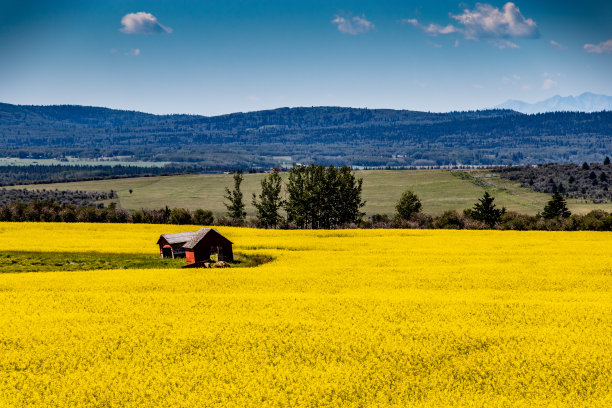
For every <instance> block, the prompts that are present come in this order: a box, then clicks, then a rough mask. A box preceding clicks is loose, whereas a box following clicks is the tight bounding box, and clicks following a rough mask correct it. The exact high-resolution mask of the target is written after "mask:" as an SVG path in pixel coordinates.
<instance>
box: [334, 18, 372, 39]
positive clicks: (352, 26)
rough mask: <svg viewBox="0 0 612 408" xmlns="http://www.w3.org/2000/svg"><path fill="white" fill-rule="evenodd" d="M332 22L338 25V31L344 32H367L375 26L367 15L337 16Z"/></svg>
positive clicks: (353, 33)
mask: <svg viewBox="0 0 612 408" xmlns="http://www.w3.org/2000/svg"><path fill="white" fill-rule="evenodd" d="M332 24H336V25H337V26H338V31H340V32H341V33H342V34H350V35H357V34H365V33H367V32H368V31H372V30H373V29H374V28H375V27H374V24H373V23H372V22H371V21H368V20H367V19H366V18H365V16H363V15H362V16H361V17H359V16H354V17H346V18H345V17H342V16H336V18H334V19H333V20H332Z"/></svg>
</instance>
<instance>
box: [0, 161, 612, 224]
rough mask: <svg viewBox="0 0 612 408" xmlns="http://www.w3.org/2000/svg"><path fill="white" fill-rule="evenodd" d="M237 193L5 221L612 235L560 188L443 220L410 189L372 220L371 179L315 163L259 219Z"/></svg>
mask: <svg viewBox="0 0 612 408" xmlns="http://www.w3.org/2000/svg"><path fill="white" fill-rule="evenodd" d="M233 180H234V185H233V188H232V189H229V188H226V191H225V200H226V201H225V205H226V208H227V214H226V216H223V217H218V218H215V217H214V216H213V213H212V212H211V211H209V210H204V209H198V210H195V211H191V210H188V209H184V208H173V209H170V208H168V207H166V208H163V209H142V210H138V211H128V210H125V209H121V208H119V207H118V206H117V204H116V203H111V204H110V205H109V206H108V207H106V208H104V207H99V206H80V205H75V204H70V203H68V204H66V203H58V202H55V201H53V200H39V199H35V200H34V201H32V202H30V203H24V202H12V203H9V204H4V205H2V206H0V221H43V222H109V223H152V224H180V225H189V224H195V225H239V226H247V227H256V228H286V229H294V228H312V229H317V228H325V229H330V228H432V229H440V228H444V229H502V230H567V231H576V230H598V231H612V214H610V213H608V212H606V211H602V210H594V211H591V212H590V213H588V214H586V215H576V214H572V213H571V212H570V211H569V209H568V208H567V202H566V200H565V197H564V196H563V195H562V194H561V193H560V192H559V191H556V192H554V193H553V194H552V196H551V198H550V200H549V201H548V202H547V203H546V205H545V206H544V207H543V208H542V211H541V212H539V213H538V214H536V215H534V216H530V215H526V214H519V213H516V212H511V211H507V210H506V209H505V208H503V207H501V208H500V207H498V206H497V205H496V204H495V198H494V197H493V196H491V195H490V194H489V192H485V193H484V195H483V196H482V197H481V198H480V199H478V201H476V202H475V203H474V205H473V207H471V208H468V209H465V210H464V211H462V212H458V211H446V212H444V213H443V214H441V215H438V216H435V217H433V216H430V215H427V214H424V213H423V212H422V204H421V200H420V198H419V197H418V196H417V195H416V194H415V193H414V192H412V191H410V190H408V191H405V192H404V193H403V194H402V195H401V198H400V199H399V201H398V202H397V204H396V207H395V209H396V212H395V214H394V215H393V216H391V217H390V216H388V215H385V214H375V215H372V216H371V217H369V218H364V213H363V212H362V211H361V209H362V208H363V206H364V205H365V202H364V201H363V200H362V199H361V190H362V183H363V180H362V179H360V178H356V177H355V174H354V173H353V172H352V171H351V170H350V169H349V168H348V167H340V168H336V167H334V166H323V165H310V166H299V167H294V168H293V169H291V171H290V172H289V175H288V178H287V181H286V182H283V180H282V178H281V176H280V174H279V172H278V171H277V170H275V171H274V172H272V173H271V174H269V175H268V176H266V177H264V179H262V181H261V189H260V192H259V194H253V196H252V197H251V200H252V203H253V205H254V206H255V209H256V215H257V216H256V217H255V218H252V219H247V218H246V211H245V203H244V195H243V193H242V191H241V183H242V180H243V175H242V173H241V172H237V173H235V174H234V178H233Z"/></svg>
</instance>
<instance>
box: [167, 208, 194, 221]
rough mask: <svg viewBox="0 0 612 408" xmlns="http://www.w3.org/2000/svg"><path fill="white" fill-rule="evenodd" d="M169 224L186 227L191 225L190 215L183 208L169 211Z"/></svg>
mask: <svg viewBox="0 0 612 408" xmlns="http://www.w3.org/2000/svg"><path fill="white" fill-rule="evenodd" d="M168 221H169V222H170V224H177V225H186V224H191V223H192V219H191V213H190V212H189V211H187V210H186V209H184V208H173V209H172V211H170V218H169V220H168Z"/></svg>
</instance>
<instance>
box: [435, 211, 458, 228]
mask: <svg viewBox="0 0 612 408" xmlns="http://www.w3.org/2000/svg"><path fill="white" fill-rule="evenodd" d="M465 222H466V217H465V216H464V215H463V214H459V213H458V212H457V211H452V210H450V211H445V212H444V213H443V214H442V215H440V216H439V217H436V218H434V219H433V222H432V225H433V227H434V228H439V229H463V228H464V227H465Z"/></svg>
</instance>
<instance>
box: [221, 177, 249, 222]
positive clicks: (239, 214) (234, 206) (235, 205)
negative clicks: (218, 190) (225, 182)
mask: <svg viewBox="0 0 612 408" xmlns="http://www.w3.org/2000/svg"><path fill="white" fill-rule="evenodd" d="M242 179H243V177H242V171H237V172H236V173H235V174H234V189H233V190H230V189H229V188H227V187H225V196H224V197H225V199H226V200H227V202H225V203H224V204H225V207H226V208H227V216H228V217H230V218H232V219H234V220H236V221H239V222H242V221H244V219H245V218H246V211H244V201H242V191H240V184H242Z"/></svg>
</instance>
